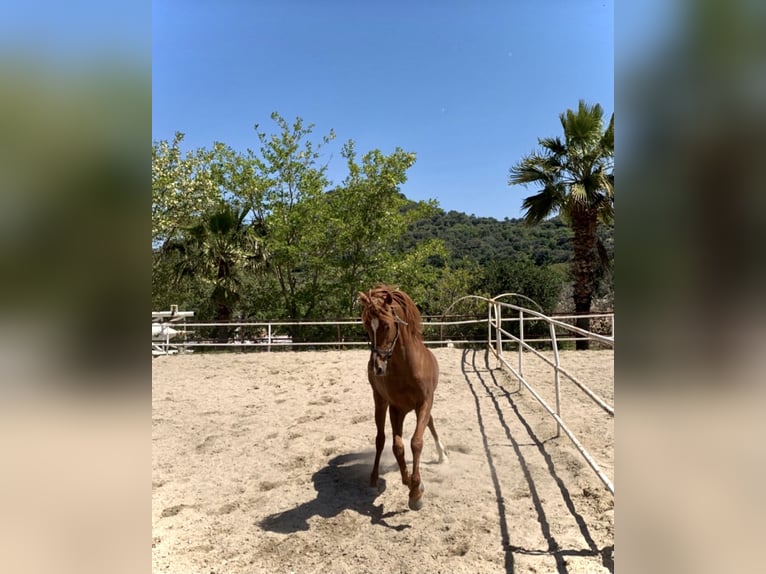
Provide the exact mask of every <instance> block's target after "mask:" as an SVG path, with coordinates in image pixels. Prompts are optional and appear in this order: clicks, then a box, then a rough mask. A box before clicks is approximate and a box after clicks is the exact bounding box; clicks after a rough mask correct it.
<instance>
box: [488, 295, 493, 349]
mask: <svg viewBox="0 0 766 574" xmlns="http://www.w3.org/2000/svg"><path fill="white" fill-rule="evenodd" d="M491 344H492V305H489V304H488V305H487V347H489V346H490V345H491Z"/></svg>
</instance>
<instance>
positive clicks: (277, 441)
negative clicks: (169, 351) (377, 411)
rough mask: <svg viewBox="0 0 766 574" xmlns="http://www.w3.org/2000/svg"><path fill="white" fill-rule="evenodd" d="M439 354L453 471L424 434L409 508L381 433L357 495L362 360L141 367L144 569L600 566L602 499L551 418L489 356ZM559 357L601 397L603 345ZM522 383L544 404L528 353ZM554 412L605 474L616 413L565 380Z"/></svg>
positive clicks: (368, 443) (364, 439) (178, 362)
mask: <svg viewBox="0 0 766 574" xmlns="http://www.w3.org/2000/svg"><path fill="white" fill-rule="evenodd" d="M434 353H435V354H436V357H437V359H438V360H439V364H440V368H441V380H440V383H439V387H438V389H437V393H436V400H435V404H434V408H433V415H434V419H435V422H436V427H437V430H438V432H439V434H440V437H441V439H442V442H443V443H444V444H445V446H446V448H447V450H448V456H449V461H448V462H447V463H444V464H438V463H437V454H436V449H435V448H434V444H433V441H432V439H431V437H430V435H429V434H428V433H426V437H425V446H424V449H423V464H422V468H421V473H422V476H423V480H424V481H425V485H426V491H425V494H424V507H423V509H422V510H420V511H410V510H409V509H408V507H407V494H408V489H407V488H406V487H405V486H403V485H402V484H401V480H400V478H399V472H398V468H397V466H396V463H395V460H394V457H393V454H392V453H391V448H390V447H391V438H390V429H388V427H387V435H388V436H387V442H386V448H385V451H384V454H383V459H382V463H381V479H382V480H381V484H382V487H381V488H380V489H379V490H375V489H372V488H370V487H369V486H368V482H369V473H370V470H371V467H372V460H373V455H374V437H375V424H374V420H373V403H372V393H371V390H370V387H369V383H368V382H367V379H366V363H367V359H368V356H369V354H368V351H366V350H349V351H306V352H272V353H266V352H257V353H236V352H231V353H215V354H189V355H179V356H167V357H159V358H156V359H154V360H153V363H152V364H153V377H152V397H153V398H152V405H153V407H152V428H153V432H152V459H153V471H152V530H153V534H152V535H153V540H152V560H153V571H154V572H169V573H184V574H191V573H204V574H227V573H233V574H237V573H245V572H247V573H259V572H284V573H289V572H295V573H310V572H317V573H324V572H354V573H356V572H376V573H387V572H405V571H406V572H417V573H420V572H423V573H425V572H428V573H434V572H521V573H526V572H541V573H546V572H571V573H582V572H608V571H613V570H614V562H613V560H614V559H613V550H614V497H613V496H612V494H611V493H610V492H609V491H608V490H607V489H606V488H605V487H604V486H603V484H602V483H601V481H600V480H599V479H598V477H597V476H596V474H595V473H594V472H593V470H592V469H591V468H590V467H589V466H588V465H587V463H586V462H585V460H584V459H583V458H582V456H581V455H580V454H579V453H578V452H577V451H576V450H575V449H574V447H573V446H572V444H571V442H570V441H569V439H568V438H567V437H566V436H565V435H564V434H563V433H562V434H561V436H560V437H558V438H555V434H556V425H555V422H554V421H553V420H552V418H551V417H550V416H549V415H548V414H547V413H545V411H544V410H543V409H542V407H541V406H540V405H539V404H538V403H537V402H536V401H535V400H534V398H533V397H532V396H531V395H530V393H529V392H528V391H527V390H526V389H523V390H520V388H519V383H518V381H516V380H515V379H514V378H513V376H511V375H510V374H508V373H507V372H506V371H504V370H498V369H497V361H496V359H495V358H494V357H492V356H491V355H489V356H487V354H486V352H485V351H483V350H462V349H455V348H439V349H434ZM510 356H511V358H512V360H513V361H514V362H515V361H517V359H516V357H517V355H516V354H515V353H514V354H511V355H510ZM561 361H562V363H561V364H562V366H564V367H565V368H566V369H567V370H569V371H570V372H571V373H573V374H574V375H575V376H577V377H578V378H579V379H580V380H581V381H583V382H584V383H585V384H587V385H588V386H589V387H590V388H592V389H593V390H594V391H595V392H597V393H598V394H600V395H601V396H602V397H604V399H605V400H606V401H607V402H608V403H609V404H614V382H613V353H612V351H587V352H574V351H567V352H562V353H561ZM524 374H525V376H526V377H527V379H528V380H529V381H530V382H531V383H532V384H533V385H534V386H535V387H536V389H537V390H538V392H540V394H541V395H542V396H543V397H544V399H545V400H546V401H548V402H549V404H551V405H554V404H555V401H554V393H553V375H552V371H551V369H550V367H548V366H547V365H545V364H544V363H543V362H542V361H541V360H539V359H538V358H536V357H534V356H533V355H531V354H529V353H525V358H524ZM561 411H562V416H563V418H564V420H565V421H566V422H567V424H568V426H569V427H570V428H571V429H572V430H573V431H574V432H575V434H576V435H577V437H578V438H579V439H580V441H581V442H582V443H583V444H584V445H585V446H586V447H587V448H588V449H589V451H590V452H591V454H592V456H593V457H594V458H595V460H596V461H597V462H598V463H599V464H600V465H601V466H602V468H604V470H605V472H606V474H607V475H608V476H609V478H610V479H611V480H613V479H614V475H613V472H614V471H613V469H614V452H613V422H614V419H613V418H612V417H610V416H609V415H607V414H606V413H605V412H604V411H603V410H602V409H600V408H599V407H597V406H596V405H595V404H593V403H592V402H591V401H590V399H588V398H587V397H586V396H585V395H584V394H583V393H582V391H580V390H579V389H577V388H576V387H575V386H574V385H573V384H572V383H570V382H568V381H566V380H562V399H561ZM414 422H415V417H414V414H412V413H411V414H410V415H409V416H408V417H407V419H406V421H405V429H404V430H405V445H406V452H407V460H408V464H409V463H410V462H411V458H410V450H409V438H410V436H411V434H412V431H413V429H414Z"/></svg>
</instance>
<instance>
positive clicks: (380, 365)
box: [372, 355, 388, 377]
mask: <svg viewBox="0 0 766 574" xmlns="http://www.w3.org/2000/svg"><path fill="white" fill-rule="evenodd" d="M372 368H373V372H374V373H375V376H377V377H382V376H384V375H385V374H386V370H387V369H388V359H384V358H383V357H381V356H380V355H377V356H376V357H375V360H374V361H373V365H372Z"/></svg>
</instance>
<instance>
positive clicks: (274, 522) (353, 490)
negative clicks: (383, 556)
mask: <svg viewBox="0 0 766 574" xmlns="http://www.w3.org/2000/svg"><path fill="white" fill-rule="evenodd" d="M370 458H371V457H370V455H369V453H349V454H342V455H339V456H336V457H335V458H333V459H331V460H330V461H329V462H328V463H327V465H326V466H325V467H324V468H322V469H320V470H319V471H317V472H315V473H314V475H313V476H312V477H311V480H312V482H313V483H314V488H315V489H316V491H317V496H316V498H315V499H314V500H311V501H309V502H304V503H302V504H300V505H298V506H296V507H295V508H291V509H289V510H286V511H284V512H278V513H276V514H272V515H270V516H267V517H265V518H264V519H263V520H261V521H260V522H259V523H258V525H259V526H260V527H261V528H263V529H264V530H268V531H271V532H279V533H282V534H287V533H294V532H298V531H299V530H308V529H309V524H308V520H309V519H310V518H312V517H313V516H321V517H322V518H332V517H333V516H337V515H338V514H340V513H341V512H343V511H344V510H353V511H354V512H358V513H359V514H361V515H363V516H367V517H369V518H370V522H371V523H372V524H378V525H380V526H384V527H386V528H391V529H394V530H404V529H406V528H409V527H410V526H409V525H408V524H401V525H397V526H392V525H390V524H388V523H387V522H386V518H390V517H391V516H395V515H396V514H399V512H383V504H377V505H376V504H375V503H374V502H375V499H376V498H377V497H378V495H379V494H381V493H382V492H383V491H384V490H385V488H386V482H385V480H384V479H383V478H381V479H380V481H379V488H378V489H377V490H376V489H374V488H371V487H370V486H369V478H370V470H371V468H372V461H371V459H370Z"/></svg>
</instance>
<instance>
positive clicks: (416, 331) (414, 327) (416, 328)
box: [367, 285, 423, 341]
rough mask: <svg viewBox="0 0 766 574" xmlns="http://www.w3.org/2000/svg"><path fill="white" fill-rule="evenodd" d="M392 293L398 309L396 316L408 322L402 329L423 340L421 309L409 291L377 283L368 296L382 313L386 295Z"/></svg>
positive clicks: (393, 304) (393, 302)
mask: <svg viewBox="0 0 766 574" xmlns="http://www.w3.org/2000/svg"><path fill="white" fill-rule="evenodd" d="M388 295H391V300H392V304H391V305H392V307H394V310H395V311H396V316H397V317H399V319H401V320H402V321H404V322H405V323H407V324H406V325H402V326H401V328H402V331H403V332H405V333H407V334H408V335H410V336H411V337H414V338H415V339H416V340H418V341H422V340H423V329H422V323H421V319H420V311H418V308H417V306H416V305H415V302H414V301H413V300H412V299H411V298H410V296H409V295H407V293H405V292H404V291H400V290H399V289H397V288H396V287H391V286H390V285H376V286H375V287H373V288H372V289H370V290H369V291H368V292H367V296H368V297H369V298H370V301H371V302H372V304H373V305H374V306H375V308H376V311H377V312H378V313H381V312H382V311H383V305H384V302H385V300H386V297H387V296H388Z"/></svg>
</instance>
